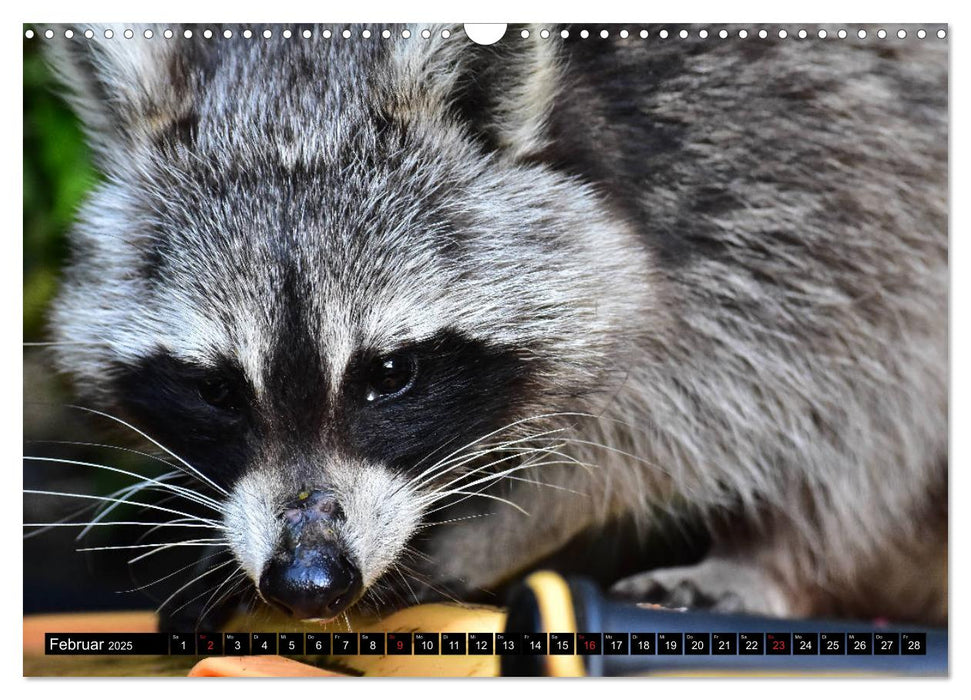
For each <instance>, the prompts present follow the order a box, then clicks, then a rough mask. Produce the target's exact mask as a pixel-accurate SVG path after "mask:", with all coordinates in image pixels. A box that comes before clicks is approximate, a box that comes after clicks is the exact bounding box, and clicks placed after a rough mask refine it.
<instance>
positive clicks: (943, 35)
mask: <svg viewBox="0 0 971 700" xmlns="http://www.w3.org/2000/svg"><path fill="white" fill-rule="evenodd" d="M937 38H938V39H946V38H947V32H946V31H944V30H943V29H938V30H937Z"/></svg>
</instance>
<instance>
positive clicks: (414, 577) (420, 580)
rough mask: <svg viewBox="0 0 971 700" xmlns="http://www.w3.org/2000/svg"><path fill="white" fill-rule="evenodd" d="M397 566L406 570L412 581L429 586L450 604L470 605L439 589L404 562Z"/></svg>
mask: <svg viewBox="0 0 971 700" xmlns="http://www.w3.org/2000/svg"><path fill="white" fill-rule="evenodd" d="M396 566H397V567H400V568H401V569H402V570H404V571H405V572H407V574H408V575H409V576H411V578H412V580H414V581H417V582H418V583H420V584H422V585H423V586H428V587H429V588H430V589H432V590H433V591H435V593H437V594H438V595H440V596H442V597H443V598H447V599H448V600H449V601H450V602H452V603H455V604H457V605H461V606H462V607H467V605H468V604H467V603H465V602H464V601H463V600H460V599H459V598H456V597H455V596H454V595H452V594H451V593H450V592H449V591H447V590H443V589H442V588H439V587H438V586H436V585H435V584H434V583H432V582H431V581H429V580H428V577H427V576H423V575H422V574H420V573H418V572H417V571H415V570H414V569H412V568H411V567H410V566H408V565H407V564H404V563H403V562H398V563H397V564H396ZM409 588H410V586H409Z"/></svg>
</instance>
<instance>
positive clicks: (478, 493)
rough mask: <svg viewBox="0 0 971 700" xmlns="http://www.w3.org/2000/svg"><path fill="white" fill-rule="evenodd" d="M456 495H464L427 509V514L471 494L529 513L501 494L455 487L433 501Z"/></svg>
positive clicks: (448, 506)
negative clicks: (463, 489) (450, 501)
mask: <svg viewBox="0 0 971 700" xmlns="http://www.w3.org/2000/svg"><path fill="white" fill-rule="evenodd" d="M456 495H458V496H465V498H460V499H458V500H457V501H454V502H453V503H447V504H446V505H443V506H440V507H438V508H435V509H433V510H430V511H428V514H429V515H430V514H432V513H437V512H438V511H440V510H444V509H445V508H450V507H452V506H454V505H456V504H458V503H461V502H462V501H467V500H468V499H470V498H472V497H473V496H479V497H481V498H488V499H489V500H491V501H499V502H500V503H505V504H506V505H507V506H512V507H513V508H515V509H516V510H518V511H519V512H520V513H522V514H523V515H525V516H527V517H528V516H529V513H528V512H527V511H526V510H524V509H523V508H522V506H519V505H518V504H516V503H513V502H512V501H510V500H509V499H507V498H503V497H502V496H496V495H495V494H492V493H482V492H481V491H462V490H459V489H456V490H452V491H449V492H447V493H443V494H439V496H438V498H436V499H435V501H434V502H437V501H440V500H441V499H443V498H446V497H448V496H456Z"/></svg>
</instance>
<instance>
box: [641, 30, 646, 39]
mask: <svg viewBox="0 0 971 700" xmlns="http://www.w3.org/2000/svg"><path fill="white" fill-rule="evenodd" d="M640 37H641V39H646V38H647V30H646V29H642V30H641V34H640Z"/></svg>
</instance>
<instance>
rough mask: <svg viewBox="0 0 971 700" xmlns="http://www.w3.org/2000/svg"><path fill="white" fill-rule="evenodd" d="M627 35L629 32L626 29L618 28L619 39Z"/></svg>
mask: <svg viewBox="0 0 971 700" xmlns="http://www.w3.org/2000/svg"><path fill="white" fill-rule="evenodd" d="M629 36H630V32H628V31H627V30H626V29H621V30H620V38H621V39H626V38H627V37H629Z"/></svg>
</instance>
